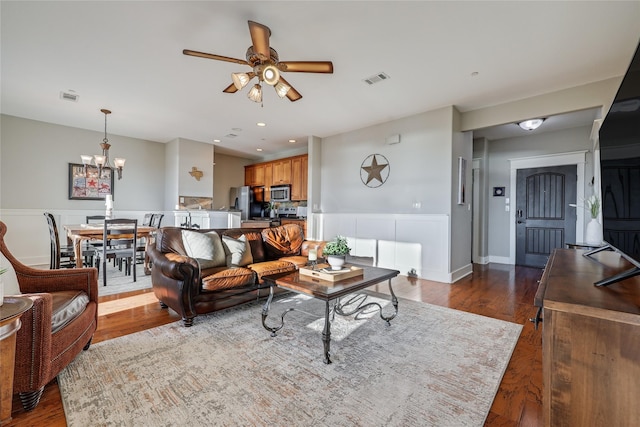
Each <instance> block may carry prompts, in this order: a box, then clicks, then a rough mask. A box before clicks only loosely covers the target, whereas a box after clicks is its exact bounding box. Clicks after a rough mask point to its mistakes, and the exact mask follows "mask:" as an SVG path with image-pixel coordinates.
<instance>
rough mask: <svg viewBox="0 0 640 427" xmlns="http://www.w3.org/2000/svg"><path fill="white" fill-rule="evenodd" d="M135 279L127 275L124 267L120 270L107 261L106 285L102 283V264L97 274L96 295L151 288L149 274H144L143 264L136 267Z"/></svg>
mask: <svg viewBox="0 0 640 427" xmlns="http://www.w3.org/2000/svg"><path fill="white" fill-rule="evenodd" d="M136 268H137V270H136V281H135V282H134V281H133V276H127V275H126V274H125V272H124V269H123V270H122V271H120V270H119V269H118V268H117V267H114V266H113V263H107V286H103V285H102V266H100V274H99V275H98V296H105V295H113V294H120V293H123V292H130V291H137V290H140V289H147V288H151V276H146V275H145V274H144V266H143V265H141V264H138V266H137V267H136Z"/></svg>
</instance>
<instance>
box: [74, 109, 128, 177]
mask: <svg viewBox="0 0 640 427" xmlns="http://www.w3.org/2000/svg"><path fill="white" fill-rule="evenodd" d="M100 111H101V112H102V113H103V114H104V139H103V140H102V144H100V147H101V148H102V154H95V155H93V156H88V155H86V154H82V155H81V156H80V158H81V159H82V164H83V165H84V171H85V175H86V173H87V167H88V166H90V165H91V162H92V161H93V162H94V163H95V165H96V166H97V167H98V175H99V176H100V177H102V172H103V170H105V169H113V167H112V166H111V163H110V162H109V148H111V144H109V140H108V139H107V115H109V114H111V111H109V110H107V109H104V108H103V109H101V110H100ZM126 160H127V159H123V158H120V157H116V158H115V159H113V164H114V166H115V169H116V170H117V171H118V179H122V169H123V168H124V162H126Z"/></svg>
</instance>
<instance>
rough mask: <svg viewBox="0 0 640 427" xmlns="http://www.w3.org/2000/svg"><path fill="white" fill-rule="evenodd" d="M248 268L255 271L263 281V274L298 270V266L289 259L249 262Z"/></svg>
mask: <svg viewBox="0 0 640 427" xmlns="http://www.w3.org/2000/svg"><path fill="white" fill-rule="evenodd" d="M248 268H250V269H251V270H253V271H255V272H256V274H257V275H258V280H259V281H260V282H262V276H268V275H270V274H278V273H289V272H292V271H296V266H295V265H294V264H292V263H290V262H287V261H265V262H258V263H254V264H249V265H248Z"/></svg>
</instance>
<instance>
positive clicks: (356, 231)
mask: <svg viewBox="0 0 640 427" xmlns="http://www.w3.org/2000/svg"><path fill="white" fill-rule="evenodd" d="M313 216H314V221H316V224H317V225H318V226H319V227H318V228H319V230H318V234H317V235H319V236H321V237H320V239H321V240H332V239H333V238H335V236H336V235H342V236H345V237H347V239H348V240H349V246H350V247H351V248H352V251H351V254H352V255H355V256H370V257H373V258H374V265H377V266H379V267H384V268H393V269H395V270H399V271H400V274H403V275H406V274H407V273H408V272H409V271H411V270H412V269H415V271H416V274H417V275H418V277H421V278H423V279H427V280H434V281H438V282H445V283H452V282H453V281H455V280H457V279H459V278H460V277H462V276H461V274H460V272H451V271H449V252H450V245H449V228H450V221H449V216H448V215H409V214H345V213H335V214H334V213H314V214H313ZM467 270H469V269H467V268H465V273H464V274H463V275H466V274H469V273H470V271H467Z"/></svg>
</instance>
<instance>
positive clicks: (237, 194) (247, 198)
mask: <svg viewBox="0 0 640 427" xmlns="http://www.w3.org/2000/svg"><path fill="white" fill-rule="evenodd" d="M250 206H251V187H249V186H248V185H244V186H242V187H231V188H230V189H229V207H230V208H231V209H236V210H239V211H242V213H241V214H240V219H241V220H247V219H249V208H250Z"/></svg>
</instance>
